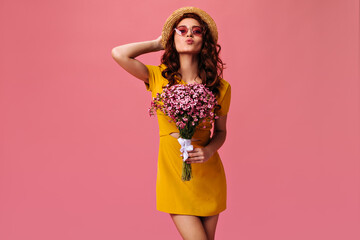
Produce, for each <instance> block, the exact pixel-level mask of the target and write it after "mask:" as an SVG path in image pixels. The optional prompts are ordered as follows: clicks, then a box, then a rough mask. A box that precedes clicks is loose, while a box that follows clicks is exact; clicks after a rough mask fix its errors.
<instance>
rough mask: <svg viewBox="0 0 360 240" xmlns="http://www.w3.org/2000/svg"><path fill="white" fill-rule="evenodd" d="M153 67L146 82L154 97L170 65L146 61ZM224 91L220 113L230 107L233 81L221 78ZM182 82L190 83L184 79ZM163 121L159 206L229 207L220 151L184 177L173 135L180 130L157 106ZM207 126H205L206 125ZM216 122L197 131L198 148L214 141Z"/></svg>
mask: <svg viewBox="0 0 360 240" xmlns="http://www.w3.org/2000/svg"><path fill="white" fill-rule="evenodd" d="M146 67H147V68H148V70H149V83H146V82H145V86H146V90H148V91H151V93H152V94H151V95H152V97H156V93H161V92H162V87H163V86H165V85H167V84H168V80H167V79H166V78H164V77H162V75H161V72H162V70H163V69H164V68H166V66H165V65H164V64H161V65H159V66H153V65H146ZM220 83H221V87H220V88H219V90H220V95H219V97H218V98H217V100H218V103H219V104H220V105H221V109H219V110H215V113H216V114H217V115H218V116H223V115H226V114H227V112H228V111H229V106H230V98H231V88H230V84H229V83H228V82H227V81H225V80H224V79H221V82H220ZM181 84H186V83H185V82H184V81H183V80H181ZM156 114H157V119H158V123H159V134H160V142H159V153H158V166H157V179H156V208H157V210H159V211H162V212H166V213H174V214H184V215H195V216H212V215H216V214H218V213H220V212H222V211H224V210H225V209H226V178H225V172H224V168H223V165H222V162H221V159H220V156H219V154H218V152H215V154H214V155H213V156H212V157H211V158H210V159H209V160H208V161H206V162H204V163H193V164H191V167H192V175H193V177H192V179H191V180H190V181H182V180H181V175H182V164H183V160H182V157H181V156H180V153H181V152H180V144H179V142H178V141H177V138H175V137H174V136H172V135H170V133H172V132H179V130H178V129H177V127H176V125H175V123H174V122H169V121H168V120H170V117H168V116H166V115H165V114H164V113H163V112H161V111H160V110H157V112H156ZM203 126H205V128H203ZM211 128H212V124H211V123H210V122H205V123H202V122H201V123H200V124H199V125H198V126H197V128H196V131H195V133H194V136H193V139H199V141H192V142H191V144H192V145H193V146H194V148H201V147H204V146H206V145H207V144H208V143H209V141H210V136H211V132H210V131H211Z"/></svg>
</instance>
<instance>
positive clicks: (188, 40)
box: [185, 39, 194, 43]
mask: <svg viewBox="0 0 360 240" xmlns="http://www.w3.org/2000/svg"><path fill="white" fill-rule="evenodd" d="M185 42H187V43H193V42H194V40H192V39H186V40H185Z"/></svg>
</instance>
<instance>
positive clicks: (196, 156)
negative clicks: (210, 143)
mask: <svg viewBox="0 0 360 240" xmlns="http://www.w3.org/2000/svg"><path fill="white" fill-rule="evenodd" d="M213 154H214V153H213V152H212V151H211V150H210V149H208V148H206V147H203V148H194V150H192V151H188V156H189V157H188V159H186V161H185V162H186V163H204V162H206V161H207V160H209V158H210V157H211V156H212V155H213Z"/></svg>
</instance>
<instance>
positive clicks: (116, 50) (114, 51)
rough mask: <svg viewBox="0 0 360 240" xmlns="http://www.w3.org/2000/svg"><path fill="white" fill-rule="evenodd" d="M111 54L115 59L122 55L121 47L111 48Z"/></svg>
mask: <svg viewBox="0 0 360 240" xmlns="http://www.w3.org/2000/svg"><path fill="white" fill-rule="evenodd" d="M111 56H112V57H113V58H114V59H117V58H119V56H120V51H119V48H118V47H114V48H113V49H111Z"/></svg>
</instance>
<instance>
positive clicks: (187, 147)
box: [177, 137, 193, 161]
mask: <svg viewBox="0 0 360 240" xmlns="http://www.w3.org/2000/svg"><path fill="white" fill-rule="evenodd" d="M177 140H178V142H179V143H180V145H181V148H180V152H182V156H183V161H185V160H186V159H188V157H189V154H188V151H192V150H193V145H191V139H185V138H181V137H179V138H178V139H177Z"/></svg>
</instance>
